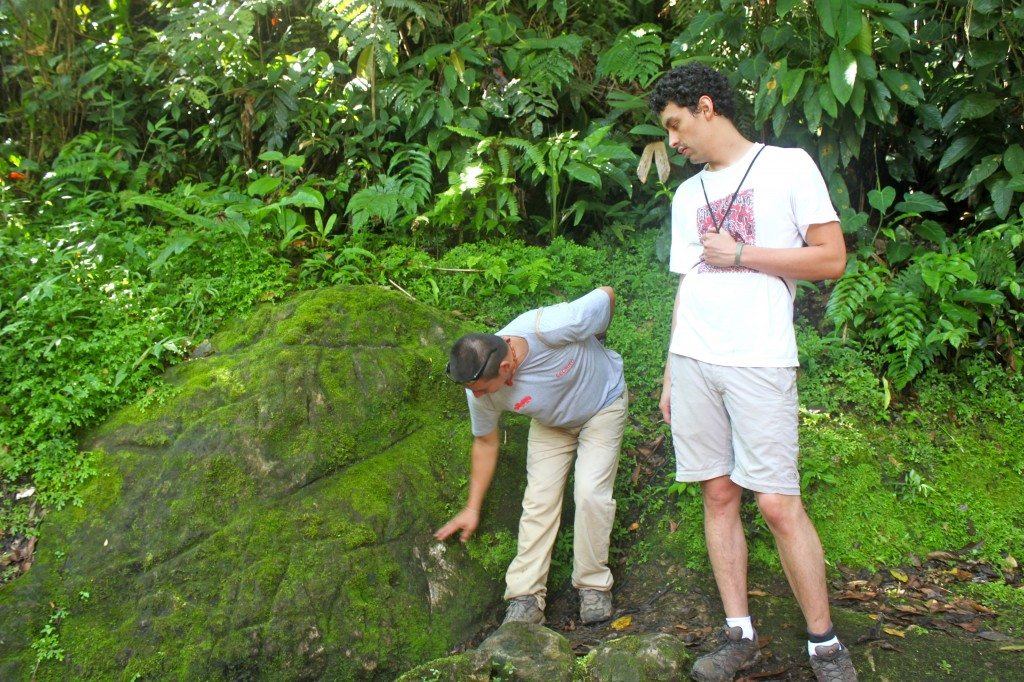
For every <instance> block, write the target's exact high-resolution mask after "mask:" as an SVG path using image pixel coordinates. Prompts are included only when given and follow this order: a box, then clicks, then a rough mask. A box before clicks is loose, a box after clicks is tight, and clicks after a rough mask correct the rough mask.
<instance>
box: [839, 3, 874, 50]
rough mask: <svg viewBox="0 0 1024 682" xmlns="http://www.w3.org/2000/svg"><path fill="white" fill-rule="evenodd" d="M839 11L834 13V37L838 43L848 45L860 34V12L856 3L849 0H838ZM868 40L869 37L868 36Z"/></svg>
mask: <svg viewBox="0 0 1024 682" xmlns="http://www.w3.org/2000/svg"><path fill="white" fill-rule="evenodd" d="M838 4H839V11H838V12H837V13H836V39H837V40H838V41H839V44H840V45H849V44H850V43H852V42H853V41H854V39H855V38H857V37H858V36H859V35H860V32H861V26H862V25H863V24H862V21H861V13H860V9H859V8H858V7H857V3H855V2H852V1H851V0H838ZM869 41H870V38H869Z"/></svg>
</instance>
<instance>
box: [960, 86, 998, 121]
mask: <svg viewBox="0 0 1024 682" xmlns="http://www.w3.org/2000/svg"><path fill="white" fill-rule="evenodd" d="M1002 102H1003V100H1002V99H1000V98H998V97H996V96H995V95H992V94H990V93H987V92H974V93H971V94H970V95H967V97H964V98H963V99H962V100H960V120H961V121H969V120H972V119H976V118H984V117H985V116H988V115H989V114H991V113H992V112H993V111H995V110H996V108H997V107H998V106H999V105H1000V104H1002Z"/></svg>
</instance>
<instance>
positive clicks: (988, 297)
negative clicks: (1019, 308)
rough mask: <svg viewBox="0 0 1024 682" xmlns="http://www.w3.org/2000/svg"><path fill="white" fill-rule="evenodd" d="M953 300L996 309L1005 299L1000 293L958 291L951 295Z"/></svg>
mask: <svg viewBox="0 0 1024 682" xmlns="http://www.w3.org/2000/svg"><path fill="white" fill-rule="evenodd" d="M953 300H954V301H968V302H970V303H980V304H982V305H990V306H993V307H997V306H1001V305H1002V304H1003V303H1005V302H1006V297H1005V296H1004V295H1003V294H1002V292H1000V291H992V290H990V289H960V290H959V291H956V292H954V293H953Z"/></svg>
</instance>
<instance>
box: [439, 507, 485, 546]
mask: <svg viewBox="0 0 1024 682" xmlns="http://www.w3.org/2000/svg"><path fill="white" fill-rule="evenodd" d="M479 524H480V512H479V511H477V510H476V509H470V508H469V507H466V508H465V509H463V510H462V511H460V512H459V513H458V514H456V515H455V516H453V517H452V520H451V521H449V522H448V523H446V524H444V525H443V526H441V527H440V528H439V529H438V530H437V532H436V533H434V537H435V538H437V539H438V540H447V539H448V538H450V537H451V536H452V535H454V534H455V532H456V531H458V530H461V531H462V535H460V536H459V540H461V541H462V542H466V541H467V540H469V538H470V537H471V536H472V535H473V533H474V532H475V531H476V527H477V526H478V525H479Z"/></svg>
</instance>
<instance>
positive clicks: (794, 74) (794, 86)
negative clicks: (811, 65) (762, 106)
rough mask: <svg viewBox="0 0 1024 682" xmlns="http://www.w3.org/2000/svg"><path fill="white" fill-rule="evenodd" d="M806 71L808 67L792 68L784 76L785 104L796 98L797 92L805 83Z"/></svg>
mask: <svg viewBox="0 0 1024 682" xmlns="http://www.w3.org/2000/svg"><path fill="white" fill-rule="evenodd" d="M806 73H807V69H791V70H789V71H787V72H786V74H785V75H784V76H783V77H782V103H783V104H784V105H785V104H789V103H790V102H792V101H793V100H794V99H795V98H796V96H797V93H799V92H800V86H801V85H803V82H804V75H805V74H806Z"/></svg>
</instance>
